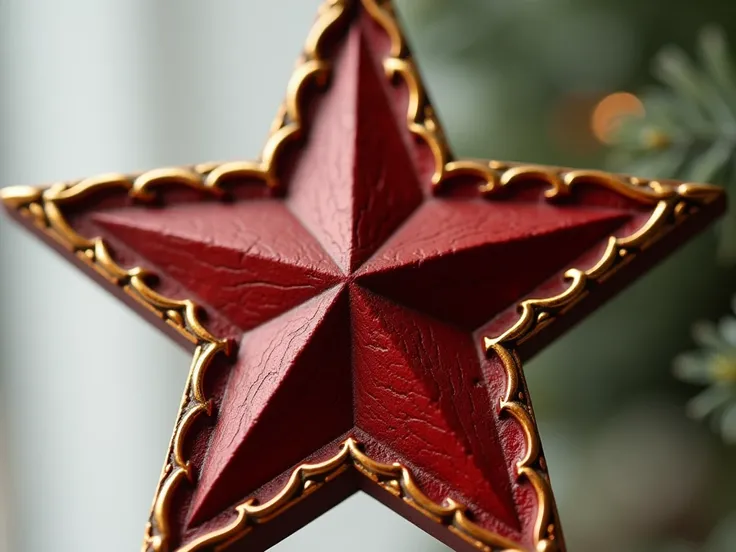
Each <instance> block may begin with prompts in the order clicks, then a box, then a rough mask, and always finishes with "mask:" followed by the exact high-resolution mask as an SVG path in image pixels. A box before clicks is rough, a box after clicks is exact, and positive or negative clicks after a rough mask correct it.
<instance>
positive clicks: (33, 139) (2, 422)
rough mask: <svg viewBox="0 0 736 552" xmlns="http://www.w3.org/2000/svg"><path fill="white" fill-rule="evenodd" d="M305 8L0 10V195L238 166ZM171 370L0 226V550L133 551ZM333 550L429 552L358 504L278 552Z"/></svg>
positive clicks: (161, 437)
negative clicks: (226, 163) (79, 180)
mask: <svg viewBox="0 0 736 552" xmlns="http://www.w3.org/2000/svg"><path fill="white" fill-rule="evenodd" d="M317 4H318V1H317V0H309V1H306V0H268V1H262V2H255V1H252V0H221V1H216V2H207V3H204V2H198V1H195V0H187V1H178V2H177V1H174V0H168V1H163V0H159V1H157V2H151V1H150V0H148V1H147V0H119V1H114V0H65V1H64V2H58V1H56V0H2V1H0V186H5V185H10V184H33V183H43V182H49V181H52V180H54V179H70V178H75V177H81V176H86V175H89V174H94V173H98V172H107V171H111V170H114V171H134V170H138V169H146V168H150V167H155V166H160V165H168V164H182V163H189V162H196V161H205V160H211V159H233V158H250V157H253V156H254V155H255V154H256V153H257V152H258V150H259V148H260V146H261V144H262V141H263V139H264V137H265V133H266V131H267V129H268V125H269V123H270V120H271V117H272V115H273V113H274V112H275V109H276V107H277V105H278V103H279V101H280V99H281V97H282V95H283V91H284V89H285V84H286V81H287V79H288V75H289V73H290V70H291V68H292V65H293V62H294V60H295V58H296V55H297V54H298V51H299V48H300V45H301V42H302V40H303V38H304V37H305V35H306V30H307V27H308V25H309V23H310V21H311V18H312V17H313V14H314V10H315V8H316V6H317ZM187 367H188V357H187V355H186V354H184V353H183V352H182V351H180V350H179V349H178V348H176V347H175V346H173V345H172V344H171V343H169V342H168V341H167V340H166V339H164V338H163V337H162V336H161V335H159V334H158V333H156V332H154V331H153V330H152V329H151V328H150V327H149V326H147V325H145V324H143V323H142V322H141V321H140V320H139V319H137V318H136V317H135V316H134V315H132V314H131V313H130V312H128V311H127V310H126V309H125V308H123V307H122V306H121V305H119V304H118V303H116V302H115V301H114V300H113V299H111V298H110V297H108V296H107V295H106V294H105V293H104V292H102V291H101V290H100V289H98V288H96V287H95V286H94V285H92V284H91V283H90V282H89V281H88V280H86V279H85V278H83V277H82V276H81V275H80V274H79V273H77V272H76V271H75V270H74V269H73V268H72V267H71V266H69V265H67V264H66V263H64V262H62V261H61V260H60V259H59V258H57V257H56V256H55V255H54V254H52V253H51V252H50V250H49V249H47V248H45V247H42V246H41V245H40V244H39V243H38V242H37V241H36V240H34V239H31V238H30V237H28V236H26V235H25V234H23V233H21V232H20V231H19V230H18V229H17V228H15V227H14V226H12V225H10V224H9V223H8V221H7V220H5V219H3V218H0V385H1V387H0V401H1V402H0V416H1V419H0V439H1V441H0V470H3V471H2V472H0V478H2V481H0V492H3V491H4V493H3V496H2V498H1V499H0V504H1V505H2V506H0V550H1V549H2V547H3V546H5V547H6V548H7V549H8V550H12V551H14V552H15V551H18V552H42V551H48V550H54V551H57V552H66V551H69V552H71V551H74V552H83V551H98V550H106V551H109V552H116V551H121V552H122V551H130V550H137V549H138V546H139V543H140V539H141V537H142V530H143V524H144V521H145V517H146V513H147V509H148V507H149V504H150V500H151V497H152V492H153V490H154V487H155V483H156V481H157V478H158V475H159V470H160V466H161V462H162V460H163V455H164V452H165V448H166V445H167V442H168V438H169V434H170V430H171V427H172V425H173V421H174V415H175V412H176V408H177V406H178V401H179V397H180V393H181V390H182V387H183V383H184V378H185V374H186V370H187ZM3 506H4V508H3ZM376 525H377V527H378V530H376ZM323 539H326V540H323ZM348 539H350V540H351V541H352V544H351V550H354V551H356V552H358V551H361V550H365V551H368V550H376V549H381V550H393V549H395V550H424V551H427V550H430V549H440V548H439V547H438V546H437V545H435V544H434V543H433V541H431V540H430V539H428V537H426V536H424V535H423V534H422V533H420V532H418V530H416V529H414V528H413V527H411V526H409V525H408V524H406V523H405V522H403V521H401V520H399V519H398V518H397V517H396V516H394V515H392V514H390V513H389V512H387V511H386V510H384V509H383V508H381V507H378V506H377V505H376V504H375V503H373V502H371V501H370V500H369V499H367V498H364V497H361V496H357V497H356V498H354V499H351V500H350V501H349V502H348V503H346V504H345V505H344V506H342V507H341V508H338V509H336V510H334V511H333V512H331V513H330V514H328V516H326V517H325V518H322V520H320V521H318V522H316V523H315V524H313V525H311V526H310V527H309V528H308V529H307V530H305V531H304V532H302V533H300V534H298V535H295V536H294V537H292V538H291V539H289V540H288V541H287V542H285V543H283V544H282V545H280V547H279V550H281V551H282V552H287V551H304V550H315V551H320V552H329V550H336V551H337V550H344V549H345V542H346V540H348Z"/></svg>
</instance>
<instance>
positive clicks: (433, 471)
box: [77, 18, 639, 543]
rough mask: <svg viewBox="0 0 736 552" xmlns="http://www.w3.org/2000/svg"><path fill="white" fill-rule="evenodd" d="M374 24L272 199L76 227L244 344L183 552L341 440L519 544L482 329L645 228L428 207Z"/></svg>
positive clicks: (464, 200) (318, 108) (169, 209)
mask: <svg viewBox="0 0 736 552" xmlns="http://www.w3.org/2000/svg"><path fill="white" fill-rule="evenodd" d="M374 26H375V24H374V23H372V22H370V21H368V20H367V19H365V18H363V19H358V22H357V23H355V24H353V26H352V28H351V30H350V31H349V33H348V34H347V38H346V40H345V41H344V43H343V46H342V47H341V48H339V49H338V51H337V53H336V59H335V63H334V73H333V76H332V79H331V84H330V86H329V87H328V88H327V89H326V90H325V91H324V92H323V93H321V94H320V95H319V96H318V97H316V98H315V99H314V101H313V102H312V109H311V110H310V115H309V118H310V121H309V133H308V135H307V136H306V137H305V140H304V142H303V144H302V147H301V148H300V149H299V151H298V152H297V155H295V156H294V157H293V158H292V159H290V163H293V165H291V166H289V167H288V170H286V171H284V174H287V175H288V178H287V181H286V182H285V184H286V186H285V191H286V193H285V194H284V197H283V198H282V197H279V198H276V197H273V198H265V197H253V198H250V199H244V198H241V199H239V200H237V201H234V202H231V203H227V202H215V201H209V202H191V201H190V202H183V203H174V204H172V205H171V206H166V207H162V208H152V207H142V206H130V205H128V206H124V207H119V206H118V207H110V206H104V207H103V208H99V209H97V210H96V211H94V212H93V213H92V214H91V215H84V216H80V217H78V219H77V223H78V224H80V225H83V226H84V225H86V226H84V227H85V228H89V227H90V226H94V229H95V231H97V232H98V233H99V234H100V235H102V236H103V237H105V238H106V239H107V240H108V242H109V243H110V244H111V246H112V248H113V250H116V251H118V253H119V254H121V255H124V258H125V259H126V262H127V261H130V262H131V263H133V262H135V263H136V264H141V265H144V266H147V267H150V268H152V269H153V270H155V271H156V272H157V273H158V274H160V275H161V285H162V286H169V287H168V288H167V289H180V290H184V292H183V294H184V296H186V297H189V298H191V299H193V300H194V301H196V302H198V303H199V304H201V305H203V306H204V308H205V310H206V312H207V314H208V315H209V316H210V317H211V319H212V320H217V321H219V320H226V321H227V324H226V326H227V327H229V328H232V329H231V330H229V332H230V335H229V336H230V337H233V338H234V339H235V340H236V341H237V342H238V343H239V347H238V353H237V358H236V359H235V361H234V363H233V365H232V366H231V367H229V374H227V377H226V378H225V381H224V383H223V384H222V385H221V386H220V387H218V394H217V396H215V397H214V408H215V411H216V413H217V417H216V420H217V422H216V424H215V425H214V427H203V428H201V429H199V430H198V431H200V434H199V436H198V437H197V438H196V442H197V445H196V446H197V447H200V448H201V449H202V450H201V453H200V452H198V453H197V455H196V456H195V458H196V460H195V462H194V464H193V467H194V469H195V471H196V474H197V478H196V485H195V486H193V487H186V486H183V487H182V489H183V490H182V491H181V493H182V496H183V495H186V496H185V497H184V498H183V499H181V500H178V501H177V502H176V504H177V508H179V510H178V511H177V512H175V514H174V516H173V517H174V518H175V519H176V520H182V521H181V523H183V524H184V526H183V527H180V528H179V529H178V533H179V534H181V535H183V536H184V538H185V539H186V538H188V537H189V536H192V535H196V534H197V532H198V531H199V530H200V529H199V528H200V527H201V524H202V523H204V522H208V520H211V519H212V518H214V517H216V516H217V515H218V514H220V513H221V512H223V511H225V510H227V509H228V508H230V507H231V506H232V505H234V504H236V503H237V502H239V501H241V500H244V499H245V498H247V497H248V496H252V495H253V494H256V495H258V496H259V497H260V498H261V499H263V498H268V496H269V495H272V494H273V489H274V488H275V487H277V486H276V485H275V484H274V483H272V480H273V479H274V478H278V477H280V476H281V474H283V473H284V472H287V471H288V470H290V469H291V468H292V467H293V466H294V465H297V464H299V463H301V462H302V461H303V460H304V459H305V458H307V457H309V456H310V455H312V454H313V453H314V451H317V450H319V449H320V448H321V447H325V445H327V444H328V443H331V442H333V441H335V440H336V439H338V438H339V437H340V436H341V435H344V434H346V433H348V432H351V431H352V432H354V433H356V434H359V435H362V436H363V438H364V441H365V442H367V443H368V444H367V447H368V449H369V450H368V452H369V453H370V454H372V455H375V456H376V457H377V458H383V459H386V460H387V461H390V462H393V461H400V462H402V463H404V464H406V465H407V466H411V468H412V470H413V471H414V473H415V474H416V478H417V481H419V483H420V484H421V485H422V488H423V490H424V491H425V492H426V493H427V494H428V495H429V496H430V497H431V498H432V499H434V500H436V501H438V502H441V501H442V500H443V499H445V498H446V497H447V496H450V497H452V498H454V499H455V500H457V501H458V502H461V503H464V504H467V505H468V506H470V508H471V509H472V511H473V512H474V515H475V519H476V520H477V521H478V522H479V523H481V524H482V525H484V526H485V527H487V528H489V529H492V530H494V531H497V532H499V533H501V534H503V535H506V536H509V537H510V538H514V539H518V540H520V541H522V542H525V543H529V542H531V534H532V528H533V524H534V520H535V516H536V510H537V508H536V503H535V500H536V495H535V494H534V493H533V492H532V491H531V489H530V487H529V485H528V483H525V482H519V481H518V480H517V479H516V477H515V476H514V467H515V464H516V462H517V461H518V460H519V459H520V457H521V456H522V455H523V453H524V450H523V446H524V445H523V442H524V440H523V435H522V433H521V429H520V428H519V427H518V424H514V423H513V422H510V421H509V420H508V419H504V418H502V417H501V416H500V413H499V400H500V397H501V396H502V393H503V389H504V385H505V381H504V377H505V376H504V375H503V371H502V370H501V369H499V368H498V367H497V366H496V364H495V363H494V362H491V361H489V360H487V359H485V358H484V354H483V352H482V350H481V343H480V342H479V340H478V339H477V337H476V336H474V331H475V330H476V329H477V328H478V327H480V326H482V325H484V324H487V323H488V322H489V321H491V320H493V319H495V318H496V317H497V316H499V315H501V314H502V313H507V312H508V309H509V308H513V306H514V305H515V304H516V303H517V302H518V301H519V300H520V299H521V298H523V297H524V296H526V295H527V294H530V293H533V292H534V291H535V290H538V289H541V288H542V287H543V286H549V285H550V284H549V283H550V282H551V281H557V280H560V275H561V271H563V270H564V269H565V268H567V267H568V266H570V265H571V264H572V263H573V262H575V261H576V259H579V258H581V257H585V255H586V254H590V252H591V251H595V250H597V249H600V247H601V246H602V245H603V244H604V243H605V240H606V239H607V238H608V236H610V235H611V234H613V233H615V232H616V231H617V229H619V228H621V227H623V226H624V225H626V224H627V222H630V221H632V220H634V219H635V217H636V216H638V215H639V212H638V211H634V210H628V208H627V206H622V205H621V204H620V203H616V202H610V203H607V202H606V201H605V200H601V198H600V197H599V196H596V197H595V201H591V202H586V201H580V200H579V199H580V198H571V199H570V200H569V201H567V202H566V203H564V204H550V203H549V202H547V201H546V200H545V199H544V198H543V197H541V194H540V193H536V192H534V193H529V190H528V189H526V190H525V191H524V192H523V193H520V194H518V195H517V196H512V197H507V198H504V199H503V200H501V201H493V202H492V201H489V200H487V199H483V198H481V197H479V196H478V194H476V193H472V194H463V196H462V197H460V196H454V197H449V196H448V197H442V196H437V197H436V196H433V195H432V194H431V193H429V190H430V189H431V185H430V182H429V177H428V176H427V174H428V173H427V170H426V163H425V161H424V160H426V148H425V147H424V146H422V145H421V144H419V143H418V142H416V141H415V139H414V138H413V137H412V136H411V135H410V133H409V131H408V128H407V124H406V105H405V102H406V98H405V94H402V93H400V92H399V91H397V88H396V87H394V85H393V84H392V83H391V82H390V81H389V80H388V79H386V77H385V73H384V70H383V68H382V67H381V65H380V60H381V59H382V58H383V57H385V53H386V52H385V44H384V43H383V41H382V40H379V39H378V38H377V36H378V34H376V32H375V29H374ZM532 184H533V183H532ZM541 189H542V188H541V185H538V186H537V191H540V190H541ZM218 323H219V322H218ZM197 450H198V451H199V450H200V449H199V448H198V449H197ZM332 453H334V452H332ZM264 489H265V490H264ZM211 523H212V522H208V525H207V526H208V527H211V526H212V525H211Z"/></svg>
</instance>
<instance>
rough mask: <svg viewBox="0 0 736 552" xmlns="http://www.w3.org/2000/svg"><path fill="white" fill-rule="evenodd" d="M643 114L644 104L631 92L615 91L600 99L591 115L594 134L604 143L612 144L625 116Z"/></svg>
mask: <svg viewBox="0 0 736 552" xmlns="http://www.w3.org/2000/svg"><path fill="white" fill-rule="evenodd" d="M629 115H634V116H639V117H641V116H643V115H644V104H642V103H641V100H640V99H639V98H637V97H636V96H634V95H633V94H631V93H629V92H614V93H613V94H609V95H608V96H606V97H605V98H603V99H602V100H601V101H599V102H598V103H597V104H596V106H595V108H594V109H593V114H592V115H591V117H590V128H591V130H592V131H593V135H594V136H595V137H596V138H597V139H598V140H599V141H600V142H603V143H604V144H611V143H612V141H613V136H614V134H615V132H616V130H617V129H618V127H619V125H620V124H621V119H622V118H623V117H625V116H629Z"/></svg>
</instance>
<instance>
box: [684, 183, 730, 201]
mask: <svg viewBox="0 0 736 552" xmlns="http://www.w3.org/2000/svg"><path fill="white" fill-rule="evenodd" d="M677 193H678V194H679V195H680V196H682V197H687V198H691V199H697V200H699V201H704V202H710V201H714V200H716V199H720V198H723V197H725V196H726V191H725V190H724V189H723V188H722V187H720V186H716V185H714V184H700V183H693V182H685V183H683V184H680V185H679V186H678V187H677Z"/></svg>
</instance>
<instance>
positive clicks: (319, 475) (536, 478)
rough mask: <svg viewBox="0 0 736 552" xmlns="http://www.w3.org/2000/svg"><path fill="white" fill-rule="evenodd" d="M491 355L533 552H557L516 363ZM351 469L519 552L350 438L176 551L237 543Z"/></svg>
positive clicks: (501, 353) (511, 357)
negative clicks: (517, 436)
mask: <svg viewBox="0 0 736 552" xmlns="http://www.w3.org/2000/svg"><path fill="white" fill-rule="evenodd" d="M494 351H495V352H496V354H497V355H498V357H499V359H500V360H501V362H502V365H503V367H504V370H505V372H506V378H507V383H506V392H505V394H504V396H503V398H502V399H501V401H500V405H499V406H500V411H501V414H502V415H509V416H511V417H512V418H514V419H515V420H516V422H517V423H519V425H521V428H522V430H523V432H524V436H525V438H526V454H525V456H524V458H523V459H522V460H520V461H519V462H518V464H517V475H518V477H519V478H520V479H521V478H526V479H527V480H528V481H529V482H530V483H531V485H532V487H533V488H534V490H535V492H536V493H537V499H538V501H539V503H540V505H541V506H540V509H539V510H540V511H539V513H538V516H537V521H536V524H535V529H534V542H535V547H536V548H535V550H536V551H537V552H559V547H558V544H557V540H556V519H555V512H554V507H553V505H552V502H551V501H552V489H551V487H550V484H549V481H548V479H547V477H546V475H544V473H543V472H544V467H543V464H544V460H543V458H542V456H541V443H540V441H539V435H538V433H537V430H536V423H535V421H534V415H533V413H532V410H531V405H530V404H529V402H528V399H527V397H528V392H527V389H526V385H525V383H524V378H523V374H522V372H521V367H520V363H519V359H518V357H517V356H516V355H515V354H513V353H512V352H510V351H508V350H507V349H505V348H504V347H502V346H501V345H495V346H494ZM351 467H352V468H355V469H357V470H358V472H359V473H361V474H362V475H363V476H365V477H367V478H369V479H370V480H371V481H373V482H374V483H376V484H378V485H379V486H381V487H382V488H383V489H384V490H386V491H387V492H389V493H391V494H392V495H393V496H395V497H397V498H400V499H402V500H403V501H404V502H406V503H407V504H408V505H409V506H411V507H413V508H414V509H416V510H417V511H419V512H421V513H422V514H423V515H425V516H427V517H428V518H430V519H432V520H434V521H435V522H436V523H440V524H442V525H445V526H446V527H447V528H448V529H449V530H450V531H452V532H453V533H454V534H455V535H457V536H459V537H460V538H462V539H464V540H465V541H467V542H468V543H470V544H472V545H473V546H474V547H476V548H477V549H478V550H482V551H484V552H524V550H523V548H520V546H519V544H518V543H515V542H513V541H511V540H509V539H507V538H504V537H502V536H500V535H498V534H496V533H492V532H490V531H487V530H486V529H483V528H482V527H481V526H479V525H478V524H476V523H474V522H473V521H472V520H471V519H470V517H468V513H467V508H466V507H465V506H463V505H462V504H459V503H458V502H456V501H454V500H452V499H451V498H447V499H446V500H445V502H444V503H443V504H437V503H436V502H434V501H433V500H431V499H430V498H429V497H427V495H425V494H424V493H423V492H422V490H421V488H420V487H419V485H418V484H417V483H416V481H415V479H414V476H413V475H412V473H411V472H410V471H409V470H408V469H407V468H406V467H404V466H402V465H401V464H399V463H393V464H384V463H381V462H377V461H375V460H373V459H372V458H370V457H369V456H367V455H366V454H365V453H364V452H363V451H362V450H361V447H360V443H359V442H358V441H357V440H356V439H354V438H352V437H350V438H348V439H347V440H346V441H345V442H344V443H343V444H342V446H341V447H340V450H339V452H338V453H337V454H336V455H335V456H333V457H331V458H329V459H327V460H324V461H322V462H319V463H315V464H302V465H300V466H298V467H297V468H296V469H294V471H293V472H292V473H291V476H290V477H289V480H288V482H287V483H286V484H285V485H284V487H283V488H282V489H281V491H280V492H279V493H278V494H277V495H276V496H275V497H273V498H272V499H271V500H269V501H268V502H266V503H264V504H257V503H256V502H255V501H253V500H248V501H246V502H243V503H242V504H239V505H238V506H236V507H235V508H234V512H235V514H236V515H235V518H234V519H233V521H231V522H230V523H228V524H227V525H226V526H224V527H221V528H219V529H217V530H215V531H212V532H210V533H208V534H206V535H202V536H200V537H198V538H196V539H195V540H193V541H191V542H189V543H188V544H186V545H185V546H183V547H181V548H180V549H179V552H201V551H202V550H210V549H213V548H214V549H219V548H218V547H222V546H225V545H227V544H230V543H233V542H235V541H236V540H239V539H240V538H242V537H243V536H245V535H246V534H247V533H249V532H250V531H252V530H253V528H254V527H255V526H257V525H259V524H263V523H266V522H268V521H270V520H271V519H273V518H274V517H276V516H278V515H279V514H281V513H282V512H284V511H285V510H287V509H289V508H290V507H292V506H294V505H295V504H296V503H298V502H299V501H301V500H303V499H304V498H306V497H308V496H309V495H311V494H312V493H314V492H315V491H317V490H318V489H319V488H320V487H322V486H324V485H325V484H326V483H328V482H329V481H331V480H333V479H335V478H336V477H337V476H338V475H340V474H342V473H343V472H344V471H345V470H346V469H348V468H351Z"/></svg>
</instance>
